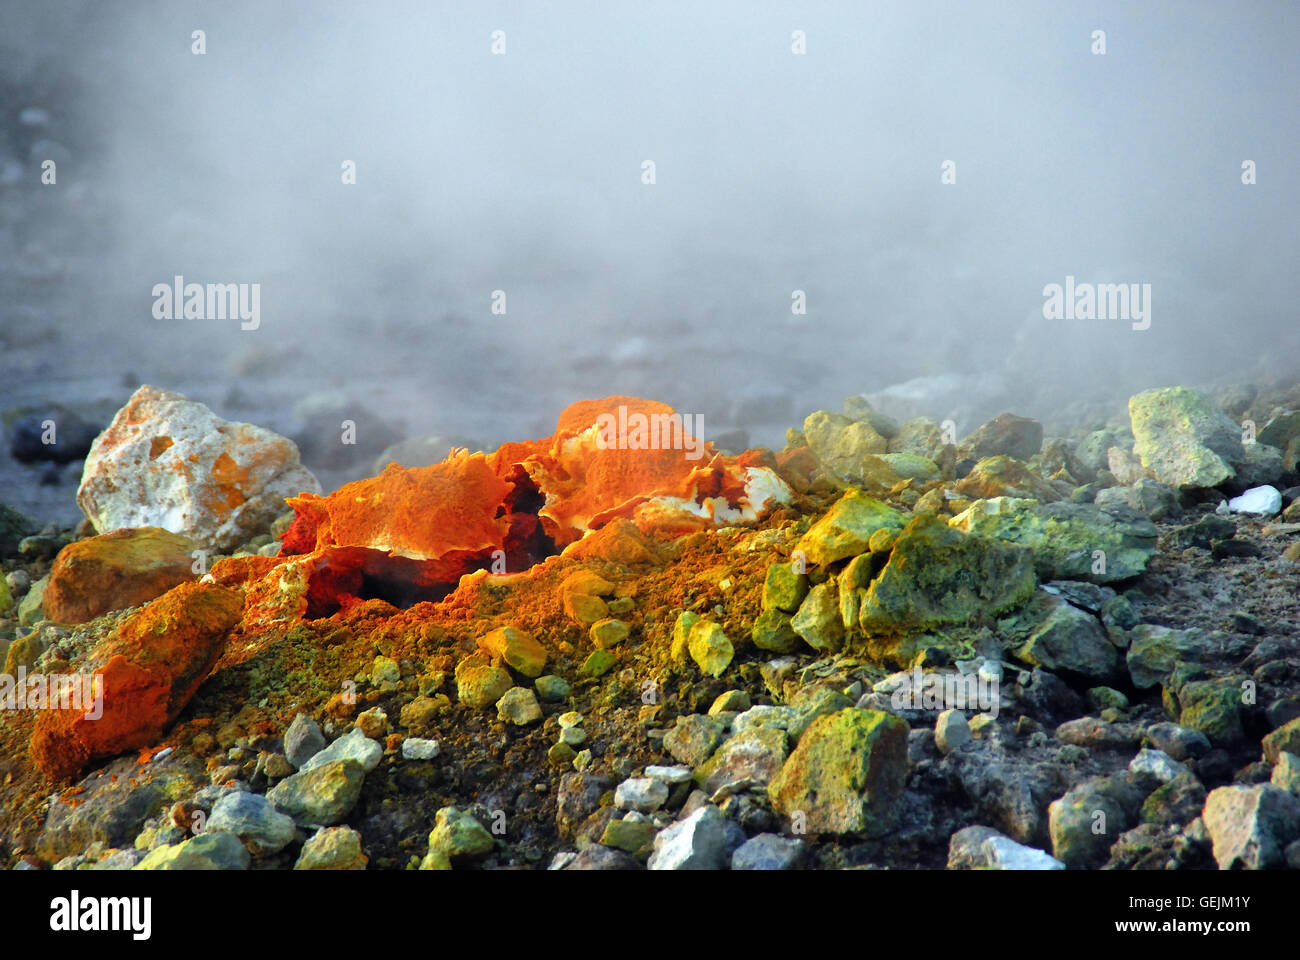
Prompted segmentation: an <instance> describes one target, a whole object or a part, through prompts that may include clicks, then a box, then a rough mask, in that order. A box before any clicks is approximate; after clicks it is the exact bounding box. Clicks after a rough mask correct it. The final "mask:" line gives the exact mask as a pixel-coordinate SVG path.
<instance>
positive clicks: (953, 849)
mask: <svg viewBox="0 0 1300 960" xmlns="http://www.w3.org/2000/svg"><path fill="white" fill-rule="evenodd" d="M981 868H983V869H987V870H1064V869H1065V864H1064V863H1062V862H1061V861H1060V860H1057V859H1056V858H1055V857H1053V856H1051V855H1050V854H1048V853H1046V852H1045V851H1043V850H1039V849H1037V848H1035V847H1027V846H1025V845H1024V844H1023V843H1016V841H1014V840H1012V839H1011V838H1010V837H1006V836H1003V835H1002V834H1000V833H998V832H997V831H996V830H994V829H993V828H992V827H966V828H965V829H964V830H958V831H957V832H956V833H954V834H953V835H952V838H951V839H950V840H949V841H948V869H949V870H977V869H981Z"/></svg>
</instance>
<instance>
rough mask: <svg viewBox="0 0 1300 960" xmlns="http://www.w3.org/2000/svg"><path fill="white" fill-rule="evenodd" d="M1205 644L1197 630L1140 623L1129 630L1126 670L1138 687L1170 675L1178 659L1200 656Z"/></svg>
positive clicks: (1161, 680) (1148, 684)
mask: <svg viewBox="0 0 1300 960" xmlns="http://www.w3.org/2000/svg"><path fill="white" fill-rule="evenodd" d="M1205 646H1206V643H1205V640H1204V639H1203V638H1202V637H1201V635H1200V632H1199V631H1197V630H1175V629H1173V628H1172V627H1163V626H1158V625H1156V624H1147V623H1141V624H1138V625H1137V626H1136V627H1134V628H1133V629H1132V630H1131V631H1130V633H1129V647H1128V672H1129V676H1130V677H1132V679H1133V685H1134V686H1135V687H1137V688H1138V689H1139V690H1150V689H1151V688H1152V687H1156V686H1159V685H1161V684H1163V683H1164V682H1165V681H1166V680H1168V679H1169V674H1170V673H1172V672H1173V669H1174V667H1176V666H1178V664H1179V663H1182V662H1185V661H1188V660H1196V659H1199V658H1200V656H1201V653H1202V652H1203V651H1204V649H1205Z"/></svg>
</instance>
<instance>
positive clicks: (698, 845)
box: [646, 804, 727, 870]
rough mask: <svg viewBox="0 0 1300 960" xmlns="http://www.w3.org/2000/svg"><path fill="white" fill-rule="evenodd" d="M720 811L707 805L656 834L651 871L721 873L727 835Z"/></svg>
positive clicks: (649, 864) (648, 863)
mask: <svg viewBox="0 0 1300 960" xmlns="http://www.w3.org/2000/svg"><path fill="white" fill-rule="evenodd" d="M725 822H726V821H725V820H724V818H723V816H722V811H720V810H719V809H718V808H717V807H715V806H713V805H712V804H706V805H704V806H702V807H700V809H698V810H696V811H695V812H694V813H692V814H691V815H690V816H689V817H687V818H686V819H685V820H680V821H678V822H677V823H674V824H673V825H672V826H670V827H665V828H664V829H663V830H660V831H659V833H658V834H656V835H655V841H654V852H653V853H652V854H650V859H649V861H648V862H647V863H646V866H647V867H648V868H649V869H651V870H720V869H722V866H723V863H724V861H725V859H726V853H727V833H726V828H725V826H724V824H725Z"/></svg>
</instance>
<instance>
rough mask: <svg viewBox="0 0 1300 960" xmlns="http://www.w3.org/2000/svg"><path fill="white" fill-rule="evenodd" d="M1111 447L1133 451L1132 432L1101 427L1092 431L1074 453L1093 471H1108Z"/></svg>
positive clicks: (1080, 442)
mask: <svg viewBox="0 0 1300 960" xmlns="http://www.w3.org/2000/svg"><path fill="white" fill-rule="evenodd" d="M1111 447H1119V448H1120V449H1121V450H1132V449H1133V431H1131V430H1130V429H1129V428H1128V427H1127V426H1124V427H1103V428H1102V429H1100V430H1094V431H1093V432H1092V433H1090V434H1088V435H1087V436H1086V437H1084V438H1083V439H1082V440H1081V441H1079V446H1078V448H1077V449H1076V451H1075V452H1076V453H1077V454H1078V456H1079V459H1081V460H1082V461H1083V462H1084V463H1086V464H1087V465H1088V466H1089V467H1091V468H1092V469H1093V470H1106V469H1108V453H1109V451H1110V448H1111Z"/></svg>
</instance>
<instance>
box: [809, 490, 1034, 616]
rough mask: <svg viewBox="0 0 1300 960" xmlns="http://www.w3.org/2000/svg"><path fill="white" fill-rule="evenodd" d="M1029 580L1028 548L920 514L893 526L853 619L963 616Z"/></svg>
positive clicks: (1020, 593) (1010, 597)
mask: <svg viewBox="0 0 1300 960" xmlns="http://www.w3.org/2000/svg"><path fill="white" fill-rule="evenodd" d="M1035 586H1036V581H1035V579H1034V568H1033V555H1032V554H1031V553H1030V551H1029V550H1027V549H1025V548H1024V547H1020V546H1016V545H1014V544H1008V543H1002V542H1000V541H997V540H993V539H990V538H987V537H981V536H976V535H970V534H964V533H961V532H960V531H958V530H955V529H953V528H952V527H950V526H948V525H947V524H946V523H944V522H943V521H942V520H940V519H938V518H937V517H935V516H934V515H933V514H920V515H919V516H917V517H915V518H914V519H913V520H912V522H911V523H909V524H908V525H907V526H906V527H905V528H904V530H903V532H902V533H900V534H899V536H898V540H897V541H896V542H895V544H894V548H893V551H892V552H891V553H890V555H889V562H888V563H887V564H885V568H884V570H882V571H881V572H880V576H878V577H877V578H876V579H875V581H873V582H872V584H871V587H870V588H869V589H868V590H867V593H866V596H865V598H864V599H863V601H862V605H861V610H860V612H859V618H858V622H859V624H860V626H861V627H862V629H863V630H864V631H866V632H868V633H897V632H899V631H905V630H915V629H926V628H929V627H935V626H941V625H943V624H946V623H969V622H972V621H975V620H979V619H981V618H986V617H991V616H995V615H997V614H999V613H1003V612H1004V611H1007V610H1010V609H1012V608H1014V607H1017V606H1019V605H1020V604H1022V603H1024V602H1025V601H1026V600H1028V599H1029V598H1030V597H1031V596H1032V595H1033V592H1034V588H1035ZM796 629H798V627H797V625H796Z"/></svg>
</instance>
